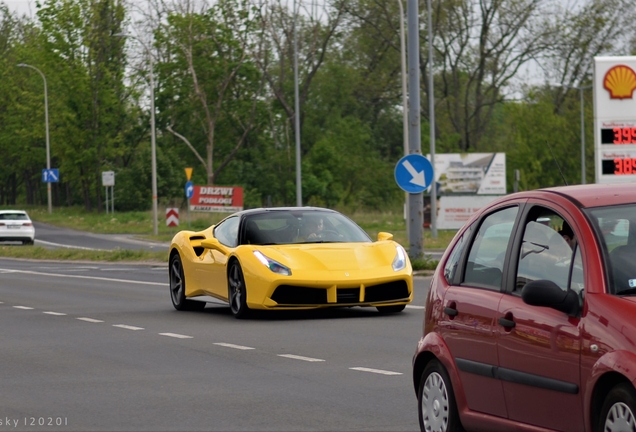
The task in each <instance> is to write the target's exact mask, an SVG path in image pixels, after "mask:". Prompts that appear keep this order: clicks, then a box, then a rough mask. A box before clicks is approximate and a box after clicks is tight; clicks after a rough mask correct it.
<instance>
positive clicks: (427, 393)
mask: <svg viewBox="0 0 636 432" xmlns="http://www.w3.org/2000/svg"><path fill="white" fill-rule="evenodd" d="M417 404H418V408H419V419H420V430H422V431H426V432H463V431H464V428H463V427H462V424H461V422H460V420H459V413H458V411H457V404H456V403H455V395H454V393H453V386H452V384H451V382H450V378H449V377H448V372H446V369H445V368H444V366H442V364H441V363H440V362H439V361H438V360H431V361H430V362H429V363H428V364H427V365H426V367H425V368H424V372H422V379H421V380H420V387H419V389H418V392H417Z"/></svg>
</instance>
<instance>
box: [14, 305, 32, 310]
mask: <svg viewBox="0 0 636 432" xmlns="http://www.w3.org/2000/svg"><path fill="white" fill-rule="evenodd" d="M13 307H14V308H16V309H24V310H31V309H33V308H32V307H28V306H13Z"/></svg>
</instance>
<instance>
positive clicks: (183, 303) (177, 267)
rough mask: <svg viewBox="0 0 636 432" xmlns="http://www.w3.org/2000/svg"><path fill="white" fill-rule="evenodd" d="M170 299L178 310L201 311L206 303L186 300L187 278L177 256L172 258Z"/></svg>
mask: <svg viewBox="0 0 636 432" xmlns="http://www.w3.org/2000/svg"><path fill="white" fill-rule="evenodd" d="M169 275H170V298H171V299H172V305H173V306H174V308H175V309H176V310H200V309H203V308H204V307H205V302H199V301H192V300H186V297H185V277H184V276H183V265H182V264H181V257H180V256H179V254H175V255H173V256H172V258H170V267H169Z"/></svg>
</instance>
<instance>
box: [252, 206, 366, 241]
mask: <svg viewBox="0 0 636 432" xmlns="http://www.w3.org/2000/svg"><path fill="white" fill-rule="evenodd" d="M370 241H371V239H370V238H369V236H368V235H367V233H366V232H364V230H363V229H362V228H360V227H359V226H358V225H356V224H355V223H354V222H353V221H351V219H349V218H347V217H345V216H343V215H341V214H340V213H335V212H327V211H320V210H289V211H287V210H280V211H279V210H276V211H268V212H266V213H261V214H255V215H249V216H246V217H245V224H244V229H243V241H242V242H241V243H242V244H255V245H266V244H274V245H276V244H301V243H350V242H354V243H355V242H370Z"/></svg>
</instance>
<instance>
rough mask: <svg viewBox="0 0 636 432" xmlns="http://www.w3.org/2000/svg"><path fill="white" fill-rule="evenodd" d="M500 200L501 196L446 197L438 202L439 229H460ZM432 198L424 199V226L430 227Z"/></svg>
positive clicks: (439, 198) (441, 197)
mask: <svg viewBox="0 0 636 432" xmlns="http://www.w3.org/2000/svg"><path fill="white" fill-rule="evenodd" d="M497 198H499V195H472V196H470V195H468V196H466V195H464V196H459V195H457V196H451V195H445V196H440V197H438V200H437V220H436V222H437V228H439V229H460V228H461V227H462V226H463V225H464V224H465V223H466V222H467V221H468V219H470V217H471V216H472V215H474V214H475V213H476V212H477V211H478V210H479V209H481V208H482V207H484V206H485V205H487V204H489V203H490V202H491V201H493V200H495V199H497ZM430 221H431V207H430V197H427V196H426V197H424V226H425V227H427V226H430Z"/></svg>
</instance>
